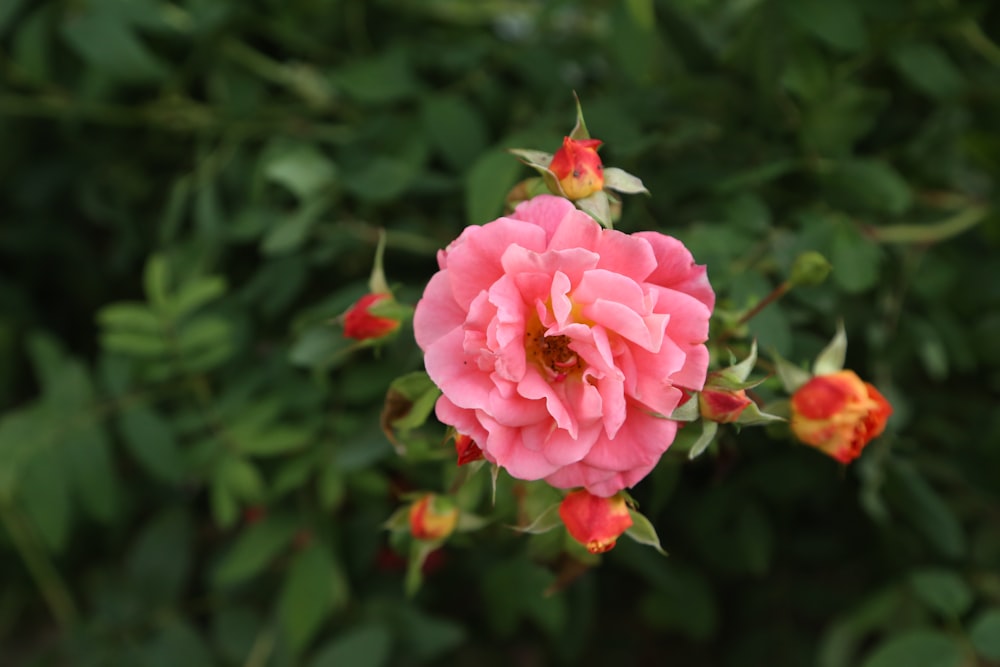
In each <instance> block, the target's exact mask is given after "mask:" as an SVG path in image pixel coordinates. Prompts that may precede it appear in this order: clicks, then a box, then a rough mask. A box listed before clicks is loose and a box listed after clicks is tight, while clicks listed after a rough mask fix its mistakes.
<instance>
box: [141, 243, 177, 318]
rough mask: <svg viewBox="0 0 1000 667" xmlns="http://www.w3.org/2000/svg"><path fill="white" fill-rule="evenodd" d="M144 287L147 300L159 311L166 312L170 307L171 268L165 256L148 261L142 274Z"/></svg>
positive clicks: (154, 257)
mask: <svg viewBox="0 0 1000 667" xmlns="http://www.w3.org/2000/svg"><path fill="white" fill-rule="evenodd" d="M142 285H143V288H144V289H145V291H146V298H147V299H149V302H150V303H151V304H153V307H154V308H156V309H157V310H165V309H167V308H168V306H169V294H170V267H169V266H167V258H166V257H164V256H163V255H152V256H151V257H150V258H149V259H148V260H146V267H145V270H144V271H143V274H142Z"/></svg>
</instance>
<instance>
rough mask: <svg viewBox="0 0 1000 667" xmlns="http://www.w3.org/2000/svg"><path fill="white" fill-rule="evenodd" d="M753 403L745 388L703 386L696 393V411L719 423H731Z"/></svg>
mask: <svg viewBox="0 0 1000 667" xmlns="http://www.w3.org/2000/svg"><path fill="white" fill-rule="evenodd" d="M751 403H753V401H751V400H750V399H749V398H747V392H746V390H745V389H738V390H732V389H721V388H717V387H705V390H704V391H702V392H701V393H700V394H698V411H699V412H700V413H701V416H702V417H704V418H705V419H708V420H710V421H713V422H718V423H720V424H731V423H733V422H734V421H736V420H737V419H739V418H740V415H741V414H743V411H744V410H746V409H747V407H749V406H750V404H751Z"/></svg>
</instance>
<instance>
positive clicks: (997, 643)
mask: <svg viewBox="0 0 1000 667" xmlns="http://www.w3.org/2000/svg"><path fill="white" fill-rule="evenodd" d="M969 640H970V641H971V642H972V645H973V646H974V647H975V649H976V653H978V654H979V655H981V656H983V657H984V658H986V659H987V660H1000V607H990V608H988V609H986V610H984V611H983V612H982V613H980V614H979V615H978V616H976V618H975V620H973V621H972V623H971V624H970V625H969Z"/></svg>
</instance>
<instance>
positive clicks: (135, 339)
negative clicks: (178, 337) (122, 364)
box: [101, 331, 170, 360]
mask: <svg viewBox="0 0 1000 667" xmlns="http://www.w3.org/2000/svg"><path fill="white" fill-rule="evenodd" d="M101 347H103V348H104V349H105V350H107V351H108V352H117V353H118V354H121V355H124V356H126V357H138V358H139V359H147V360H155V359H160V358H162V357H165V356H167V353H168V352H169V351H170V348H169V347H167V342H166V341H165V340H164V339H163V337H162V335H160V334H147V333H135V332H131V331H111V332H105V333H103V334H101Z"/></svg>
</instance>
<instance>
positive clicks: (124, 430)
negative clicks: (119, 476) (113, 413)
mask: <svg viewBox="0 0 1000 667" xmlns="http://www.w3.org/2000/svg"><path fill="white" fill-rule="evenodd" d="M118 428H119V430H120V431H121V434H122V437H123V438H124V440H125V445H126V446H127V448H128V450H129V451H130V452H131V454H132V456H133V457H134V458H135V460H136V461H137V462H138V463H139V465H140V466H142V467H143V468H144V469H145V470H146V472H148V473H149V474H150V475H152V476H153V477H155V478H156V479H158V480H160V481H161V482H167V483H170V484H176V483H178V482H180V481H181V480H182V479H183V477H184V461H183V458H182V457H181V453H180V449H179V447H178V444H177V440H176V438H175V436H174V432H173V429H172V428H171V426H170V424H169V423H168V422H167V421H166V420H164V419H163V418H162V417H160V416H159V415H158V414H157V413H155V412H153V411H152V410H151V409H149V408H147V407H144V406H135V407H133V408H131V409H129V410H127V411H126V412H123V413H122V414H121V416H120V417H119V418H118Z"/></svg>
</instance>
